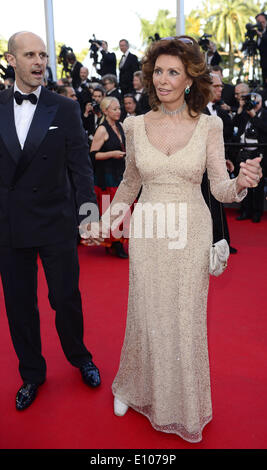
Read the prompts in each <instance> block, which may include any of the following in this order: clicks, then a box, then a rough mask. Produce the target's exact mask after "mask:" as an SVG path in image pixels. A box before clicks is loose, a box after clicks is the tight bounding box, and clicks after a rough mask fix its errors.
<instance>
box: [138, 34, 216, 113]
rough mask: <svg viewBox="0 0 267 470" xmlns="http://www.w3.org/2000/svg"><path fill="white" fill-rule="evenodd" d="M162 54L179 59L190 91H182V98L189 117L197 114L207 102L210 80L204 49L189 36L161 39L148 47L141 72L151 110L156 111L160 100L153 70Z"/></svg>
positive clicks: (209, 94) (209, 92) (209, 93)
mask: <svg viewBox="0 0 267 470" xmlns="http://www.w3.org/2000/svg"><path fill="white" fill-rule="evenodd" d="M181 38H187V39H189V40H190V41H189V42H182V41H181V40H179V39H181ZM163 54H164V55H172V56H175V57H179V58H180V59H181V61H182V63H183V65H184V68H185V72H186V74H187V75H188V77H189V78H191V79H192V85H191V87H190V93H189V94H185V101H186V103H187V106H188V111H189V114H190V116H191V117H196V116H198V115H199V114H200V113H201V112H202V111H203V109H204V108H205V106H206V105H207V104H208V102H209V101H210V98H211V83H212V79H211V76H210V74H209V70H208V67H207V65H206V61H205V56H204V54H203V52H202V51H201V49H200V47H199V45H198V43H197V42H196V41H195V39H193V38H191V37H189V36H179V37H177V38H171V39H160V40H159V41H155V42H153V43H152V44H151V45H150V46H149V47H148V49H147V51H146V53H145V56H144V58H143V60H142V71H143V78H144V83H145V87H146V90H147V92H148V95H149V103H150V106H151V108H152V110H154V111H157V109H158V107H159V105H160V100H159V99H158V97H157V94H156V90H155V87H154V85H153V72H154V67H155V62H156V60H157V58H158V57H159V56H160V55H163Z"/></svg>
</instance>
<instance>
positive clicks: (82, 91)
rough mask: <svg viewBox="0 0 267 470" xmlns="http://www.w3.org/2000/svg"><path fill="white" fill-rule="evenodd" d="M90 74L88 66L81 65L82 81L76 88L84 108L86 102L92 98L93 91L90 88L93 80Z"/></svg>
mask: <svg viewBox="0 0 267 470" xmlns="http://www.w3.org/2000/svg"><path fill="white" fill-rule="evenodd" d="M88 76H89V70H88V68H87V67H81V68H80V83H79V86H78V88H77V89H76V90H75V92H76V96H77V99H78V101H79V103H80V106H81V108H83V106H84V104H85V103H87V102H88V101H91V100H92V93H91V91H90V90H89V86H90V84H91V82H90V80H89V78H88Z"/></svg>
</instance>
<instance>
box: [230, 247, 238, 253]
mask: <svg viewBox="0 0 267 470" xmlns="http://www.w3.org/2000/svg"><path fill="white" fill-rule="evenodd" d="M230 253H231V255H235V254H236V253H237V249H236V248H234V247H233V246H230Z"/></svg>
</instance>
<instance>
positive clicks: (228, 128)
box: [203, 107, 234, 142]
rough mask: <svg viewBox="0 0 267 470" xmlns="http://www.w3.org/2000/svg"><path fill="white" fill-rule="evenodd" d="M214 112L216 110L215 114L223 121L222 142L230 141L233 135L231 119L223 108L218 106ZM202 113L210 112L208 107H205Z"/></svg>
mask: <svg viewBox="0 0 267 470" xmlns="http://www.w3.org/2000/svg"><path fill="white" fill-rule="evenodd" d="M216 112H217V116H219V118H221V120H222V121H223V139H224V142H231V141H232V137H233V129H234V126H233V123H232V119H231V118H230V116H229V114H228V113H227V111H225V110H224V109H220V108H218V109H217V110H216ZM203 113H204V114H210V112H209V108H208V107H206V108H205V109H204V111H203Z"/></svg>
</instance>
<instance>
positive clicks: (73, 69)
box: [67, 52, 83, 90]
mask: <svg viewBox="0 0 267 470" xmlns="http://www.w3.org/2000/svg"><path fill="white" fill-rule="evenodd" d="M67 62H68V64H69V65H70V76H71V79H72V86H73V88H74V90H77V88H78V87H79V84H80V69H81V68H82V67H83V64H82V63H81V62H79V61H78V60H77V58H76V55H75V54H74V52H69V53H68V54H67Z"/></svg>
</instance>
